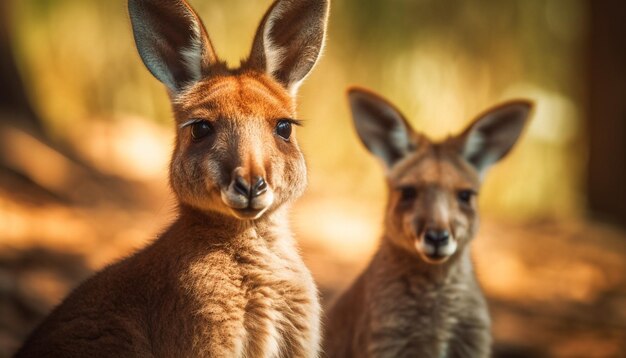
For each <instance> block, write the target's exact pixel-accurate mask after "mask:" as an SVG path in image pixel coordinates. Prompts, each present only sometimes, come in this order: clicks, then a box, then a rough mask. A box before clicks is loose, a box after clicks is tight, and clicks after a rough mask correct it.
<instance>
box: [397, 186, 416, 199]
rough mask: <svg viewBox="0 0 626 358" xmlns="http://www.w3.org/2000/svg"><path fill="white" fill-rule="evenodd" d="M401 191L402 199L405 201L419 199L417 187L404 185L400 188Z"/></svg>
mask: <svg viewBox="0 0 626 358" xmlns="http://www.w3.org/2000/svg"><path fill="white" fill-rule="evenodd" d="M398 191H400V201H402V202H403V203H408V202H411V201H413V200H415V199H417V189H416V188H415V187H412V186H403V187H400V188H398Z"/></svg>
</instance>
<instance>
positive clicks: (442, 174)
mask: <svg viewBox="0 0 626 358" xmlns="http://www.w3.org/2000/svg"><path fill="white" fill-rule="evenodd" d="M349 99H350V104H351V109H352V114H353V119H354V124H355V127H356V130H357V133H358V135H359V137H360V139H361V141H362V142H363V144H364V145H365V146H366V147H367V149H368V150H369V151H370V152H371V153H372V154H374V155H375V156H376V157H378V158H379V159H380V160H381V161H382V163H383V165H384V167H385V169H386V176H387V183H388V187H389V199H388V203H387V214H386V217H385V239H386V240H389V241H390V242H391V243H393V244H394V245H396V246H398V247H400V248H402V249H404V250H406V251H408V252H409V253H411V254H413V255H415V256H416V257H418V258H419V259H420V260H421V261H423V262H425V263H427V264H440V263H442V262H445V261H447V260H449V259H450V258H452V257H454V256H455V254H456V253H458V252H460V251H461V250H463V248H464V247H465V246H466V245H467V244H468V242H469V241H470V240H471V239H472V237H473V236H474V234H475V232H476V229H477V226H478V214H477V207H476V206H477V203H476V200H477V194H478V189H479V187H480V182H481V178H482V177H483V176H484V174H485V172H486V170H487V169H488V168H489V167H490V166H492V165H493V164H494V163H496V162H497V161H498V160H500V159H501V158H503V157H504V156H505V155H506V154H507V153H508V152H509V150H510V149H511V148H512V147H513V145H514V144H515V142H516V141H517V139H518V138H519V136H520V134H521V131H522V129H523V128H524V124H525V122H526V119H527V116H528V113H529V112H530V109H531V104H530V103H529V102H528V101H511V102H508V103H505V104H502V105H500V106H497V107H495V108H492V109H490V110H488V111H486V112H484V113H483V114H481V115H479V116H478V118H477V119H476V120H475V121H474V122H473V123H472V124H470V126H469V127H468V128H467V129H466V130H465V131H464V132H462V133H461V134H459V135H457V136H452V137H449V138H448V139H446V140H444V141H442V142H433V141H431V140H430V139H429V138H428V137H426V136H425V135H422V134H419V133H417V132H415V131H414V130H413V129H412V128H411V126H410V125H409V123H408V121H407V120H406V119H405V118H404V116H402V114H401V113H400V111H398V110H397V109H396V108H395V107H394V106H393V105H392V104H390V103H389V102H387V101H385V100H384V99H382V98H381V97H379V96H378V95H376V94H374V93H372V92H369V91H366V90H362V89H352V90H350V92H349Z"/></svg>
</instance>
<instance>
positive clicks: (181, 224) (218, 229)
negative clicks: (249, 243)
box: [172, 205, 288, 244]
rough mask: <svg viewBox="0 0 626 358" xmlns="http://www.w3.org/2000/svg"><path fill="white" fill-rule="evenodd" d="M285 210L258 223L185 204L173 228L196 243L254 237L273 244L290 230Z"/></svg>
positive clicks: (223, 241)
mask: <svg viewBox="0 0 626 358" xmlns="http://www.w3.org/2000/svg"><path fill="white" fill-rule="evenodd" d="M285 211H286V210H285V209H284V208H279V209H277V210H274V211H272V212H268V213H266V214H265V215H263V216H262V217H261V218H259V219H256V220H241V219H237V218H234V217H231V216H227V215H223V214H220V213H214V212H205V211H201V210H198V209H195V208H192V207H189V206H186V205H181V206H180V207H179V216H178V219H177V221H176V222H175V223H174V225H173V227H172V229H174V230H175V231H179V230H180V231H184V232H185V233H187V234H186V235H185V236H189V238H190V239H192V240H193V239H199V240H202V241H204V242H207V243H211V244H232V243H234V242H235V241H237V240H239V239H250V238H255V239H262V240H268V241H271V240H273V239H274V238H276V237H277V235H278V234H279V233H280V232H281V231H285V230H286V228H285V227H284V225H285V224H284V223H286V222H287V221H286V220H282V218H283V217H284V215H285ZM281 223H283V224H282V225H281ZM287 230H288V229H287Z"/></svg>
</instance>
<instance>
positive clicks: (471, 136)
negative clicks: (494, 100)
mask: <svg viewBox="0 0 626 358" xmlns="http://www.w3.org/2000/svg"><path fill="white" fill-rule="evenodd" d="M531 109H532V103H531V102H529V101H524V100H516V101H511V102H507V103H504V104H501V105H499V106H496V107H494V108H492V109H489V110H487V111H486V112H484V113H483V114H481V115H479V116H478V119H476V120H475V121H474V122H473V123H472V124H471V125H470V126H469V127H468V128H467V129H466V130H465V131H464V132H463V133H462V134H461V135H460V136H459V137H458V140H459V143H460V144H461V145H460V150H461V154H462V156H463V157H464V158H465V160H467V161H468V162H469V163H470V164H472V165H473V166H474V167H475V168H476V169H477V170H478V172H479V173H480V174H481V175H482V174H484V172H485V171H486V169H487V168H489V167H490V166H491V165H493V164H494V163H496V162H497V161H498V160H500V159H502V158H503V157H504V156H505V155H506V154H507V153H508V152H509V151H510V150H511V148H513V145H515V143H516V142H517V139H518V138H519V136H520V134H521V133H522V130H523V129H524V126H525V124H526V122H527V119H528V115H529V113H530V111H531Z"/></svg>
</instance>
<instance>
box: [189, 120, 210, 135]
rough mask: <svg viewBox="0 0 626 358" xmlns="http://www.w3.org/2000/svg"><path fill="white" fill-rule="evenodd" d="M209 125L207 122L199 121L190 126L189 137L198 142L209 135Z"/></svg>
mask: <svg viewBox="0 0 626 358" xmlns="http://www.w3.org/2000/svg"><path fill="white" fill-rule="evenodd" d="M212 129H213V128H212V127H211V124H210V123H209V122H207V121H199V122H196V123H194V124H192V125H191V137H192V138H193V140H200V139H202V138H204V137H206V136H208V135H209V133H211V130H212Z"/></svg>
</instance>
